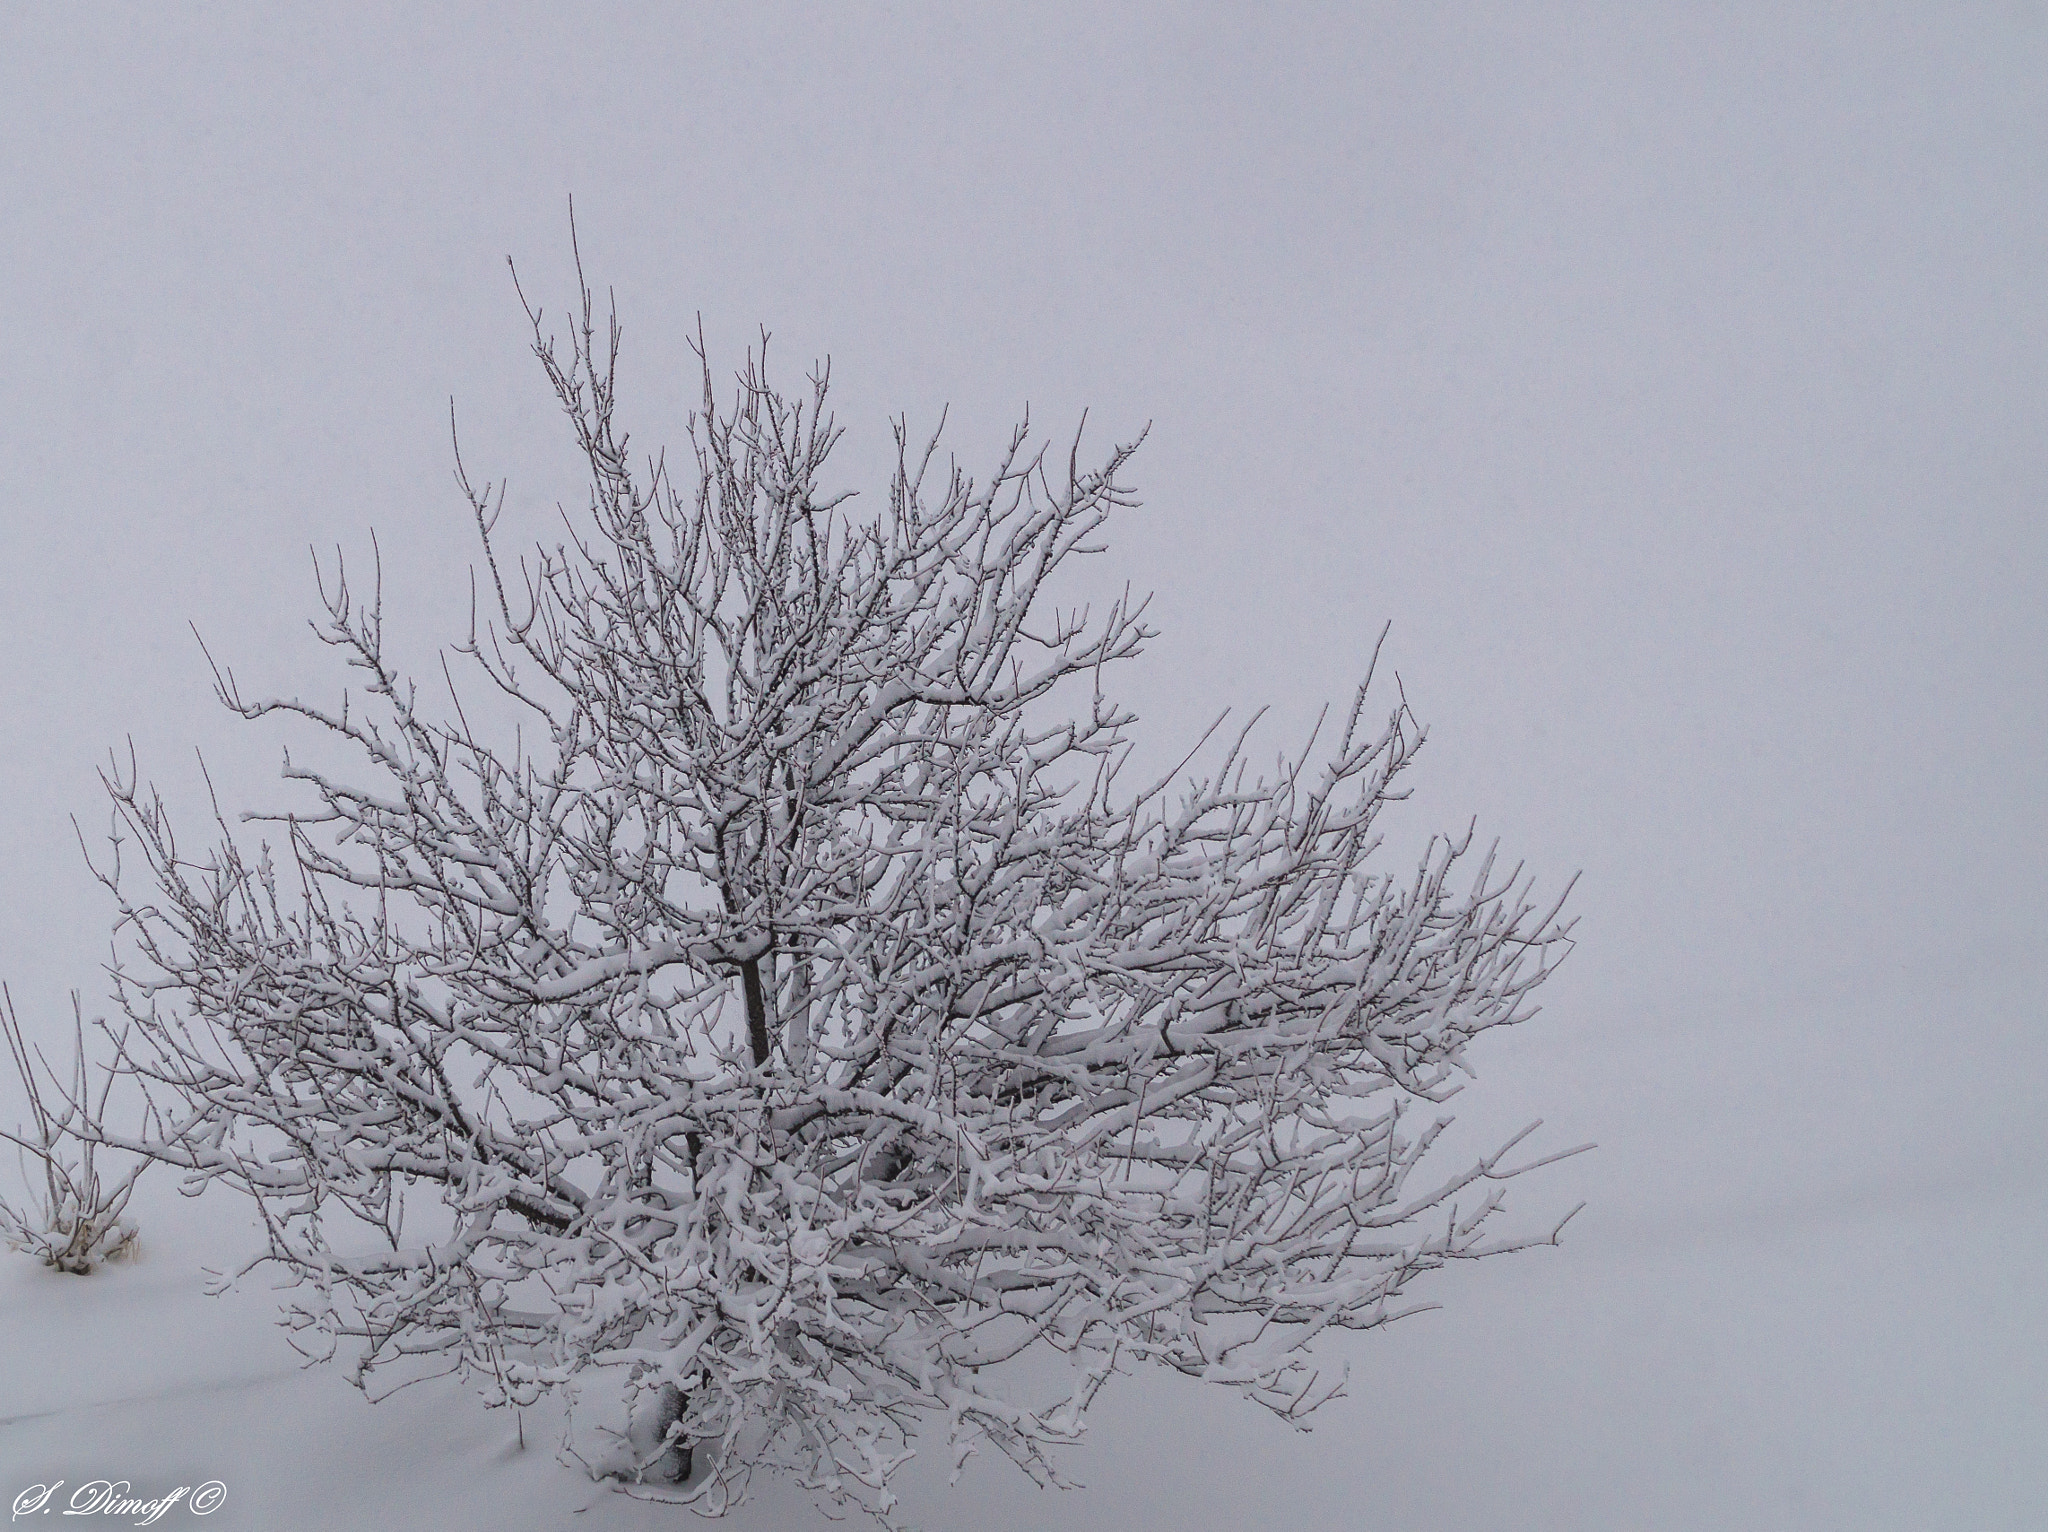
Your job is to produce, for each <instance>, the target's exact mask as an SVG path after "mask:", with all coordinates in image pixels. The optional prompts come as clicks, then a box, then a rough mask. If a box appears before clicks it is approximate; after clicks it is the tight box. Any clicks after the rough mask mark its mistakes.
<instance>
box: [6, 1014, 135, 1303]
mask: <svg viewBox="0 0 2048 1532" xmlns="http://www.w3.org/2000/svg"><path fill="white" fill-rule="evenodd" d="M72 1004H73V1008H74V1012H75V1011H76V1007H77V997H76V996H73V997H72ZM0 1032H4V1033H6V1036H7V1051H8V1056H9V1059H10V1060H11V1061H12V1063H13V1065H14V1070H15V1073H16V1075H17V1076H18V1077H19V1078H20V1080H21V1083H22V1088H23V1090H24V1092H25V1093H26V1095H27V1097H28V1107H29V1117H30V1125H29V1126H28V1127H27V1128H26V1129H21V1130H18V1131H16V1132H12V1133H10V1132H7V1131H6V1130H4V1129H0V1138H4V1139H6V1140H7V1142H9V1143H10V1144H12V1145H14V1148H15V1156H16V1160H17V1163H18V1164H19V1165H20V1167H21V1172H22V1180H23V1182H24V1184H25V1185H26V1186H27V1187H28V1188H29V1191H28V1200H27V1201H25V1202H24V1203H23V1204H22V1205H21V1206H20V1207H19V1208H17V1207H15V1206H14V1205H13V1204H11V1203H9V1202H6V1201H4V1200H0V1239H5V1240H6V1242H7V1245H8V1248H9V1249H12V1250H22V1251H26V1252H28V1253H29V1254H30V1255H33V1256H35V1257H36V1258H37V1259H39V1260H40V1261H42V1263H43V1264H44V1265H46V1266H51V1267H54V1268H55V1269H56V1270H58V1271H62V1272H69V1273H71V1274H73V1275H75V1276H84V1275H86V1274H87V1273H89V1272H91V1271H93V1270H94V1269H95V1268H97V1267H98V1266H100V1265H101V1264H102V1263H103V1262H106V1261H118V1260H123V1259H126V1258H129V1257H132V1256H133V1255H134V1254H135V1253H136V1251H137V1249H138V1248H139V1247H138V1243H137V1241H138V1231H137V1229H136V1227H135V1224H134V1222H133V1221H132V1220H131V1219H129V1218H128V1216H127V1209H128V1199H129V1196H130V1195H131V1194H132V1193H133V1192H134V1190H135V1181H136V1178H137V1177H138V1176H140V1175H141V1174H142V1172H143V1170H144V1168H145V1167H146V1166H147V1165H148V1164H149V1161H148V1160H147V1159H138V1160H136V1161H135V1163H134V1164H133V1165H131V1166H130V1167H129V1169H128V1172H127V1174H125V1175H123V1176H121V1177H120V1178H119V1179H109V1180H103V1179H102V1178H101V1174H100V1167H99V1164H98V1152H99V1147H100V1145H99V1136H100V1135H99V1124H100V1123H102V1122H103V1121H104V1120H105V1116H106V1106H107V1096H108V1093H109V1092H110V1091H111V1089H112V1087H113V1083H114V1078H115V1075H116V1074H117V1073H118V1071H117V1069H116V1068H115V1067H114V1066H112V1065H102V1066H101V1067H100V1068H99V1070H98V1071H97V1074H98V1084H99V1089H98V1092H97V1094H95V1093H94V1091H93V1088H92V1087H93V1075H94V1073H95V1071H94V1070H93V1069H92V1068H91V1067H90V1065H89V1064H88V1061H87V1059H86V1050H85V1022H84V1018H83V1016H82V1015H78V1014H74V1017H73V1031H72V1062H71V1073H70V1081H69V1086H68V1088H67V1087H66V1086H65V1085H64V1084H63V1083H62V1082H61V1081H59V1080H58V1078H57V1076H56V1074H55V1072H54V1071H53V1070H51V1069H50V1067H49V1065H48V1063H47V1062H46V1061H45V1060H43V1058H42V1057H41V1055H40V1054H39V1053H37V1052H33V1051H32V1050H31V1049H30V1048H29V1046H28V1040H27V1038H26V1037H25V1036H24V1035H23V1033H22V1030H21V1020H20V1018H19V1017H18V1016H17V1015H16V1014H15V1011H14V996H13V995H12V994H11V993H8V992H7V990H6V989H5V987H4V986H0ZM45 1076H47V1079H45V1078H44V1077H45ZM53 1100H54V1101H55V1103H56V1105H55V1106H54V1107H53V1106H52V1104H51V1103H52V1101H53ZM37 1183H40V1185H38V1184H37Z"/></svg>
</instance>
